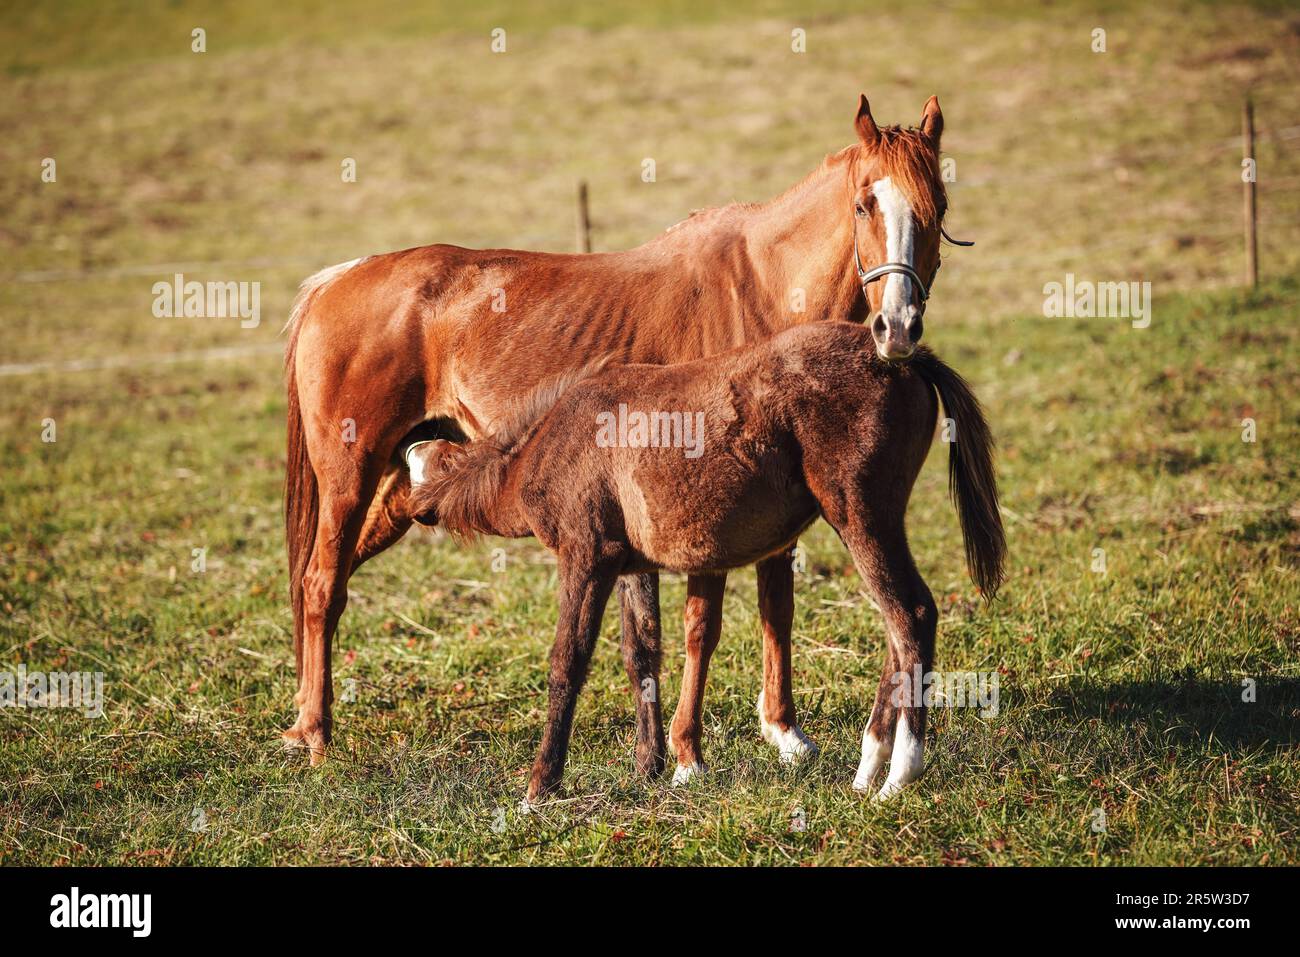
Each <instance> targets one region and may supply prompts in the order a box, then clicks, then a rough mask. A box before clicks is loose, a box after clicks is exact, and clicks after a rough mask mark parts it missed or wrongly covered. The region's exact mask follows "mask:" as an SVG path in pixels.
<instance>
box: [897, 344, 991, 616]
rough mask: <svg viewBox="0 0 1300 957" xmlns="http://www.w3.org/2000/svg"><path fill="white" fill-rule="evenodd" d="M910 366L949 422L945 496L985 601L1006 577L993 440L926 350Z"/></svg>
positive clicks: (972, 402) (974, 403) (969, 396)
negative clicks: (951, 429) (954, 509)
mask: <svg viewBox="0 0 1300 957" xmlns="http://www.w3.org/2000/svg"><path fill="white" fill-rule="evenodd" d="M911 362H912V365H913V366H915V367H916V369H917V371H919V372H920V373H921V376H922V378H924V379H925V381H926V382H928V383H930V385H932V386H934V388H935V391H937V392H938V393H939V401H940V402H942V403H943V410H944V414H945V415H946V416H947V417H948V418H949V419H951V420H952V421H953V424H954V427H955V430H956V437H955V438H956V441H954V442H952V443H951V448H950V449H949V451H948V491H949V493H950V494H951V495H952V500H953V503H954V504H955V505H956V506H957V514H958V516H959V517H960V519H961V533H962V538H963V539H964V540H965V543H966V567H967V569H968V570H969V571H970V576H971V579H972V580H973V581H974V582H975V584H976V585H977V586H978V587H979V590H980V591H981V592H982V593H983V595H984V597H985V599H986V600H991V599H992V598H993V596H994V595H995V594H997V590H998V587H999V586H1000V585H1001V584H1002V581H1003V579H1004V578H1005V570H1004V564H1005V561H1006V555H1007V540H1006V536H1005V535H1004V533H1003V531H1002V513H1001V511H1000V510H999V509H998V482H997V476H996V475H995V474H994V472H993V436H992V434H991V433H990V432H989V424H988V422H987V421H986V420H985V419H984V411H983V410H982V409H981V408H980V404H979V400H978V399H976V398H975V394H974V393H973V392H971V389H970V386H969V385H968V384H967V383H966V380H965V379H963V378H962V377H961V376H960V375H958V374H957V373H956V372H954V371H953V370H952V369H951V368H949V367H948V366H946V365H944V363H943V362H942V361H941V360H940V359H939V357H938V356H936V355H935V354H934V353H933V352H931V351H930V350H929V349H926V348H921V349H918V350H917V352H916V355H915V356H913V358H912V360H911Z"/></svg>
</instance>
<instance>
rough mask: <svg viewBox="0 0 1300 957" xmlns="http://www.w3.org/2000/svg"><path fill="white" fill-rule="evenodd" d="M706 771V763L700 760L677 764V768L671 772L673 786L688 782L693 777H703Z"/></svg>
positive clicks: (677, 786) (707, 770)
mask: <svg viewBox="0 0 1300 957" xmlns="http://www.w3.org/2000/svg"><path fill="white" fill-rule="evenodd" d="M708 773H709V768H708V765H706V764H704V762H702V761H696V762H695V763H694V764H679V765H677V770H675V771H674V772H673V787H675V788H679V787H682V786H683V785H686V784H690V783H691V781H692V780H694V779H695V778H700V777H703V776H704V775H706V774H708Z"/></svg>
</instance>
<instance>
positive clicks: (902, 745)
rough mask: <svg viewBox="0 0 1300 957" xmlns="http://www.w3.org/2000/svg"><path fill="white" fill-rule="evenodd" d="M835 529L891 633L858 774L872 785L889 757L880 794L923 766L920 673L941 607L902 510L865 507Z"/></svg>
mask: <svg viewBox="0 0 1300 957" xmlns="http://www.w3.org/2000/svg"><path fill="white" fill-rule="evenodd" d="M838 530H839V531H840V537H841V538H843V539H844V544H845V545H847V546H848V548H849V551H850V553H851V554H852V555H853V561H854V564H855V565H856V566H857V569H858V573H859V574H860V575H861V576H862V578H863V580H864V581H865V582H866V583H867V587H868V588H869V589H870V591H871V593H872V595H873V596H874V597H875V599H876V603H877V604H878V605H879V606H880V610H881V612H882V613H883V615H884V618H885V633H886V635H887V636H888V640H889V654H888V656H887V659H886V667H885V673H884V675H883V676H882V678H881V682H880V687H879V689H878V691H877V693H876V704H875V707H874V708H872V713H871V718H870V719H869V720H868V722H867V726H866V728H865V729H864V730H863V733H862V761H861V763H860V764H859V765H858V773H857V775H856V776H855V777H854V781H853V785H854V787H855V788H858V789H859V790H866V789H868V788H870V787H871V786H872V781H873V779H874V778H875V776H876V773H877V772H878V771H879V769H880V766H881V765H882V764H883V763H884V761H885V760H886V759H888V760H889V776H888V777H887V778H886V780H885V784H884V786H883V787H882V788H881V789H880V792H879V793H878V794H877V795H876V797H877V798H878V799H880V800H883V799H885V798H888V797H891V796H892V795H894V794H896V793H897V792H898V791H899V790H900V789H901V788H902V787H903V786H904V785H905V784H908V783H909V782H911V781H914V780H916V779H917V778H918V777H920V776H921V771H922V769H923V768H924V766H925V760H924V747H925V718H926V711H925V703H924V696H923V692H924V690H925V689H924V688H922V687H918V686H917V682H916V679H917V677H918V676H920V677H922V678H924V676H925V675H926V674H928V673H929V672H930V670H931V668H932V667H933V665H934V638H935V627H936V622H937V619H938V611H937V609H936V608H935V604H934V598H933V597H932V596H931V595H930V589H929V588H927V587H926V585H925V582H924V581H922V579H921V576H920V574H919V573H918V572H917V570H916V565H915V563H914V562H913V561H912V554H911V552H910V551H909V549H908V547H907V537H906V535H905V534H904V533H903V526H902V520H901V517H900V518H899V519H898V520H897V521H890V522H888V523H872V524H869V523H868V522H867V521H866V520H865V517H864V515H862V514H859V515H854V516H851V517H850V519H849V521H848V523H847V527H844V528H840V529H838Z"/></svg>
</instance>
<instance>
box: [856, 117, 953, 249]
mask: <svg viewBox="0 0 1300 957" xmlns="http://www.w3.org/2000/svg"><path fill="white" fill-rule="evenodd" d="M863 149H868V148H867V147H863ZM868 155H870V156H871V157H873V158H874V159H875V161H876V162H877V163H878V164H879V165H880V170H881V175H882V176H888V177H889V178H890V179H891V180H892V181H893V183H894V185H895V186H897V187H898V188H899V189H900V190H902V192H903V195H904V196H906V197H907V201H908V203H910V204H911V206H912V214H913V215H914V216H916V218H917V220H918V221H919V222H920V223H921V224H922V225H924V226H929V225H931V224H932V223H934V222H935V221H936V220H937V219H939V218H940V217H941V215H942V212H943V209H944V208H945V207H946V205H947V200H948V191H947V190H946V189H945V188H944V185H943V175H942V174H941V172H940V170H939V151H938V150H937V149H936V148H935V145H934V143H933V141H932V140H931V139H930V137H928V136H926V135H925V134H924V133H922V132H921V131H920V130H918V129H915V128H908V129H904V128H903V127H901V126H882V127H880V139H879V141H878V142H877V143H876V145H875V146H874V147H870V148H869V154H868Z"/></svg>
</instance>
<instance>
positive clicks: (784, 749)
mask: <svg viewBox="0 0 1300 957" xmlns="http://www.w3.org/2000/svg"><path fill="white" fill-rule="evenodd" d="M758 724H759V727H760V728H761V729H762V732H763V740H764V741H766V742H767V743H768V744H770V745H771V746H772V747H774V748H776V749H777V751H778V752H779V753H780V755H781V763H782V764H798V763H799V762H800V761H803V760H804V759H806V758H815V757H816V756H817V754H818V751H819V749H818V747H817V745H815V744H813V741H812V738H810V737H808V735H806V734H804V733H803V729H802V728H800V727H799V725H797V724H792V725H790V727H788V728H783V727H781V726H780V725H779V724H775V723H773V722H771V721H768V720H767V718H765V717H763V693H762V692H759V695H758Z"/></svg>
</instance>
